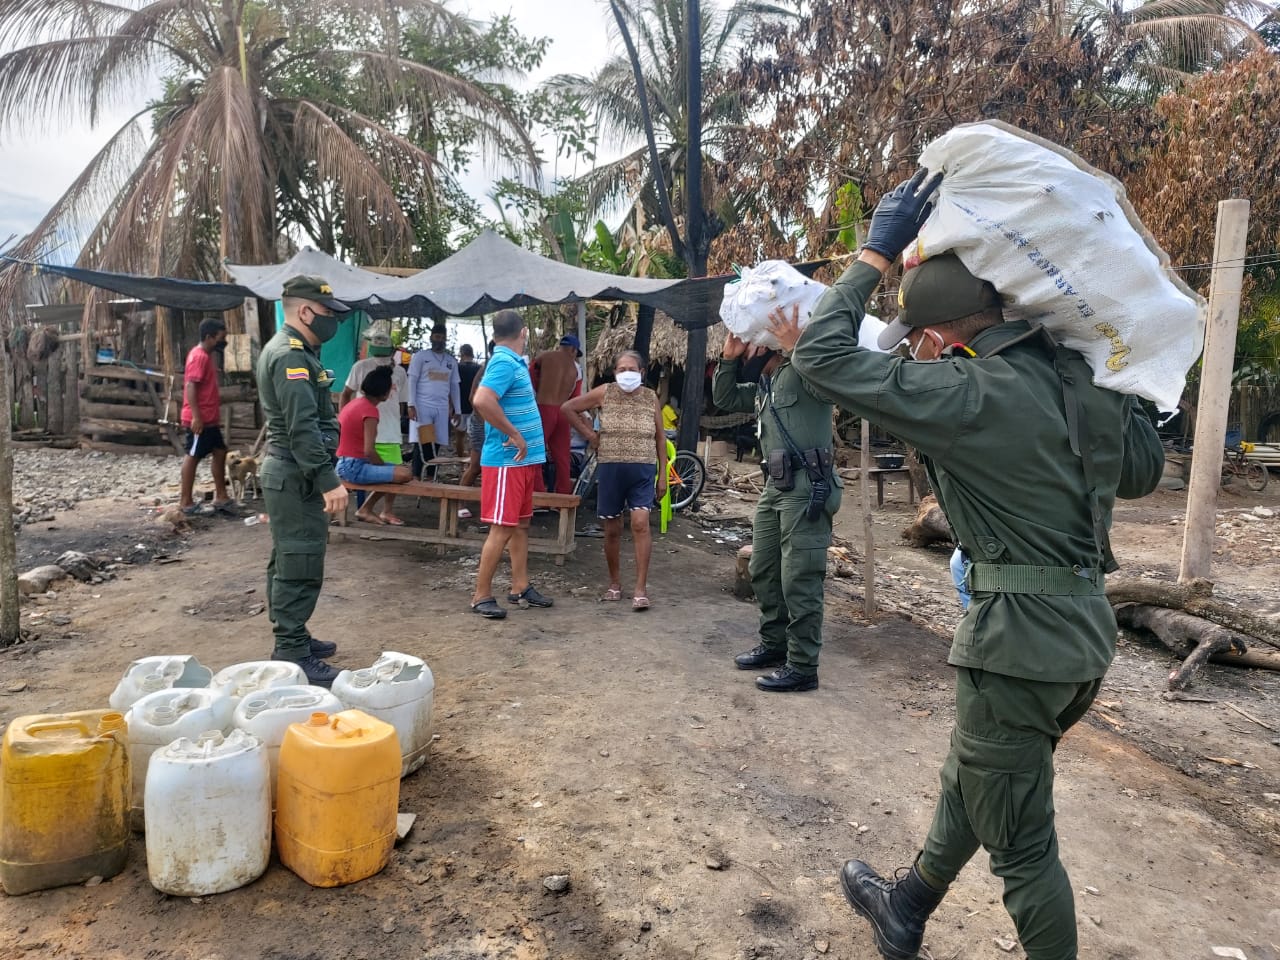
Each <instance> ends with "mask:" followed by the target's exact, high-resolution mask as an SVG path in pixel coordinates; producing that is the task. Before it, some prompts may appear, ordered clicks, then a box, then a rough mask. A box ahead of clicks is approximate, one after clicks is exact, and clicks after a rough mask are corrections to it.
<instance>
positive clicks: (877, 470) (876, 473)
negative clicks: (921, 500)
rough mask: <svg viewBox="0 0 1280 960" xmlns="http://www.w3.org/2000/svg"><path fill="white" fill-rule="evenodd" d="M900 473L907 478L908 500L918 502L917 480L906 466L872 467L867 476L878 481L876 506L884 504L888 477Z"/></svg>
mask: <svg viewBox="0 0 1280 960" xmlns="http://www.w3.org/2000/svg"><path fill="white" fill-rule="evenodd" d="M897 473H900V474H902V475H903V476H904V477H906V478H907V502H908V503H915V502H916V482H915V480H913V479H912V478H911V471H910V470H908V469H907V468H906V467H892V468H889V467H872V468H871V469H870V470H868V471H867V476H869V477H870V478H871V479H872V480H874V481H875V482H876V506H877V507H883V506H884V481H885V478H886V477H889V476H892V475H894V474H897Z"/></svg>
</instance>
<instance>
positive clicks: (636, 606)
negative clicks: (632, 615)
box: [631, 597, 649, 612]
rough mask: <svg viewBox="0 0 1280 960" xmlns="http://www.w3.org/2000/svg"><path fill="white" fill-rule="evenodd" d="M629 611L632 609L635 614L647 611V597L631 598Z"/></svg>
mask: <svg viewBox="0 0 1280 960" xmlns="http://www.w3.org/2000/svg"><path fill="white" fill-rule="evenodd" d="M631 609H632V610H635V611H636V612H639V611H641V610H648V609H649V598H648V597H632V598H631Z"/></svg>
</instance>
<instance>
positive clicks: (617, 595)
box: [600, 587, 622, 603]
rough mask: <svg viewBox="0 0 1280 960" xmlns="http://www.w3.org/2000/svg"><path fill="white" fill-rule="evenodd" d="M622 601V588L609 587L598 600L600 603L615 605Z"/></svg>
mask: <svg viewBox="0 0 1280 960" xmlns="http://www.w3.org/2000/svg"><path fill="white" fill-rule="evenodd" d="M621 599H622V588H620V587H610V588H609V589H608V590H606V591H605V592H604V596H603V597H601V598H600V602H601V603H615V602H617V601H618V600H621Z"/></svg>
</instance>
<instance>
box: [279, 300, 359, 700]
mask: <svg viewBox="0 0 1280 960" xmlns="http://www.w3.org/2000/svg"><path fill="white" fill-rule="evenodd" d="M281 299H282V300H283V304H284V326H283V327H281V328H280V331H279V332H278V333H277V334H276V335H275V336H274V337H272V338H271V339H270V340H269V341H267V345H266V346H265V347H263V348H262V353H261V355H260V356H259V357H258V371H257V373H258V400H259V402H260V403H261V404H262V412H263V415H264V416H265V417H266V421H267V447H266V453H267V456H266V460H265V461H264V463H263V465H262V471H261V477H260V479H261V481H262V497H263V500H264V501H265V503H266V508H267V516H268V517H269V518H270V520H271V559H270V561H268V563H267V614H268V616H270V618H271V625H272V629H273V631H274V632H275V650H274V651H273V652H272V659H275V660H289V661H292V662H294V663H296V664H298V665H299V666H300V667H302V669H303V672H304V673H306V675H307V681H308V682H309V683H313V684H321V685H324V686H328V685H329V684H331V683H332V682H333V680H334V678H335V677H336V676H337V675H338V671H337V670H335V669H334V668H333V667H331V666H330V665H329V664H327V663H325V662H324V658H326V657H331V656H333V654H334V653H335V652H336V651H337V649H338V648H337V645H336V644H334V643H329V642H326V641H323V640H317V639H315V638H314V637H312V636H311V633H310V632H309V631H308V629H307V621H308V620H309V619H310V618H311V614H312V613H313V612H314V611H315V608H316V601H317V600H318V599H319V597H320V586H321V584H323V582H324V553H325V546H326V544H327V542H328V538H329V515H330V514H337V513H340V512H341V511H344V510H346V508H347V491H346V488H345V487H343V486H342V484H340V483H339V482H338V475H337V474H336V473H334V469H333V466H334V456H335V453H336V451H337V449H338V417H337V414H336V413H335V411H334V408H333V400H332V398H331V395H330V391H331V390H332V388H333V382H332V379H331V378H330V376H329V374H328V372H327V371H326V370H325V369H324V367H323V366H322V365H321V363H320V345H321V344H322V343H325V342H327V341H329V340H332V339H333V337H334V335H335V334H336V333H337V332H338V324H339V323H340V322H342V320H343V319H344V317H343V315H344V314H346V313H347V311H349V310H350V309H351V308H350V307H348V306H347V305H346V304H345V303H343V302H341V301H340V300H335V299H334V298H333V291H332V290H331V289H330V288H329V284H328V283H326V282H325V281H324V280H323V279H321V278H320V277H306V276H297V277H292V278H290V279H289V280H286V281H285V284H284V291H283V294H282V297H281Z"/></svg>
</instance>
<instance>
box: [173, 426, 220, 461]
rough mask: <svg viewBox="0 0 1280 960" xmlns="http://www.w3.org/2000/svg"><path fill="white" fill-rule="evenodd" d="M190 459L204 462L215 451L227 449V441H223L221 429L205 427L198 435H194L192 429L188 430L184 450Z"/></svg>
mask: <svg viewBox="0 0 1280 960" xmlns="http://www.w3.org/2000/svg"><path fill="white" fill-rule="evenodd" d="M182 449H183V450H184V451H185V452H186V454H187V456H188V457H195V458H196V459H197V460H203V459H204V458H205V457H207V456H208V455H209V454H211V453H213V451H215V450H225V449H227V444H226V441H225V440H223V439H222V428H221V427H205V428H204V429H203V430H201V431H200V432H199V433H198V434H197V433H192V432H191V430H190V428H188V429H187V440H186V443H185V444H184V445H183V448H182Z"/></svg>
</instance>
